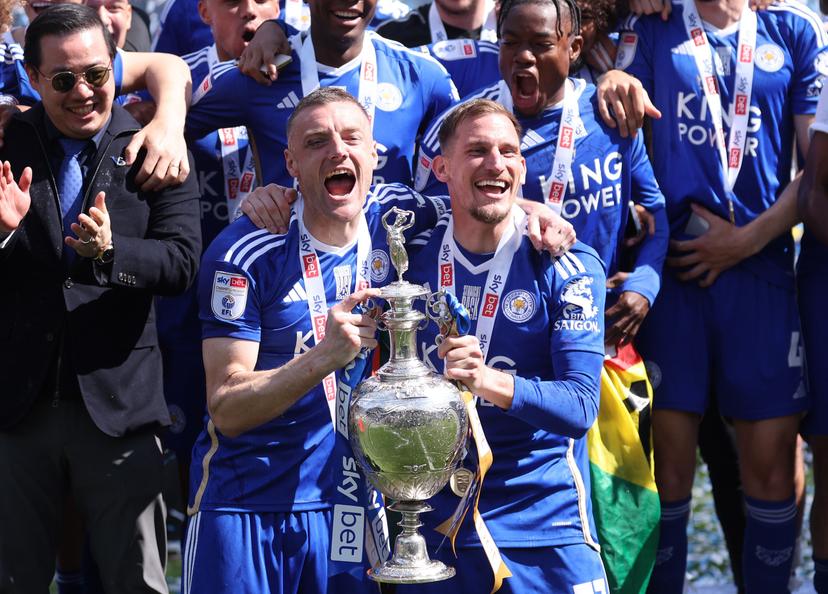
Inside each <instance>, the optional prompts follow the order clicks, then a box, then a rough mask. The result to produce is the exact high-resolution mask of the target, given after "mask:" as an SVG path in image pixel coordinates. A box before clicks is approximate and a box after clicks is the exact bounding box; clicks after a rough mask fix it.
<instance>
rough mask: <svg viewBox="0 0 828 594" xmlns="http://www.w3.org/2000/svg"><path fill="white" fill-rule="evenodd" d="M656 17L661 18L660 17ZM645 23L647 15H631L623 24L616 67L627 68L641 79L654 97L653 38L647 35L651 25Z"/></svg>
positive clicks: (626, 69)
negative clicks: (640, 16) (641, 16)
mask: <svg viewBox="0 0 828 594" xmlns="http://www.w3.org/2000/svg"><path fill="white" fill-rule="evenodd" d="M656 18H659V20H660V17H656ZM645 25H647V17H644V18H639V17H637V16H635V15H630V17H629V18H628V19H627V20H626V21H624V23H623V24H622V25H621V33H620V35H619V40H618V53H617V54H616V59H615V67H616V68H618V69H619V70H625V71H626V72H628V73H630V74H632V75H633V76H634V77H636V78H637V79H638V80H640V81H641V84H642V85H644V88H645V89H646V90H647V93H649V94H650V97H652V96H653V83H654V72H653V62H652V57H653V52H652V49H651V40H650V38H649V36H648V35H647V33H648V30H649V29H650V27H646V26H645Z"/></svg>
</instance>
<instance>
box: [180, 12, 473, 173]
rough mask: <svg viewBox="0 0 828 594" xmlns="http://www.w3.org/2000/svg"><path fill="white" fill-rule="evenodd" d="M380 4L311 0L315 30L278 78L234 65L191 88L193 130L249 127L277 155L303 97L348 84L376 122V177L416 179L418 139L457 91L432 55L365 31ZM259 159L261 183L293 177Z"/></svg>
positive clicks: (299, 39)
mask: <svg viewBox="0 0 828 594" xmlns="http://www.w3.org/2000/svg"><path fill="white" fill-rule="evenodd" d="M375 7H376V5H375V2H374V0H365V1H363V2H361V3H359V4H355V5H354V6H353V7H347V8H340V7H339V6H338V5H337V4H336V2H334V1H333V0H311V1H310V8H311V14H312V19H311V27H310V29H309V30H308V31H307V32H304V33H302V34H300V35H297V36H294V37H292V38H291V46H292V48H293V53H292V54H291V57H292V62H291V63H290V64H288V65H287V66H286V67H285V68H284V69H283V70H282V72H281V73H280V74H279V78H278V80H277V81H276V82H274V83H273V84H272V85H271V86H263V85H260V84H258V83H257V82H256V81H255V80H254V79H253V78H251V77H247V76H245V75H244V74H242V73H241V72H239V71H238V70H237V69H235V68H233V67H232V66H228V67H220V68H217V69H215V70H214V71H213V73H212V74H211V76H210V78H208V79H205V80H204V81H203V82H202V83H201V84H200V85H199V88H198V89H197V90H196V91H195V92H194V93H193V104H192V107H191V108H190V112H189V114H188V117H187V129H188V132H189V133H190V134H191V135H194V136H197V135H200V134H203V133H204V132H207V131H209V130H213V129H215V127H216V126H222V127H224V126H237V125H245V126H247V130H248V133H249V134H250V135H251V137H252V138H253V140H254V141H255V144H256V149H257V151H259V152H260V154H266V155H278V154H281V153H282V152H283V151H284V148H285V147H286V146H287V138H286V126H285V121H286V119H287V118H288V116H290V114H291V113H292V112H293V108H294V107H295V106H296V104H297V103H298V102H299V100H300V98H301V97H303V96H305V95H307V94H309V93H310V92H311V91H313V90H314V89H316V88H317V87H319V86H339V87H344V88H346V89H347V90H348V91H349V92H351V94H353V95H354V96H355V97H358V98H359V100H360V102H361V103H362V104H363V105H364V106H365V107H366V109H367V110H368V113H369V115H370V117H371V120H372V123H373V126H374V137H375V139H376V141H377V143H378V151H379V164H378V167H377V169H376V171H375V178H374V182H375V183H380V182H393V181H398V182H405V183H409V184H410V183H411V181H412V170H411V163H412V162H413V159H414V149H415V142H416V138H417V137H418V135H419V134H421V133H422V131H423V130H424V129H425V126H426V125H427V124H428V122H429V121H431V119H432V118H434V117H435V116H436V115H437V114H438V113H440V112H441V111H442V110H443V109H445V108H447V107H448V106H449V105H452V104H453V103H455V102H456V101H457V92H456V90H455V88H454V86H453V85H452V83H451V80H450V79H449V76H448V73H446V71H445V69H444V68H442V67H441V66H440V65H439V64H438V63H437V62H435V61H434V60H432V59H430V58H428V57H426V56H424V55H422V54H421V53H418V52H415V51H412V50H408V49H405V48H403V47H402V46H400V45H399V44H396V43H394V42H389V41H387V40H385V39H383V38H382V37H379V36H378V35H376V34H374V33H371V32H366V25H367V23H369V22H370V21H371V18H372V16H373V14H374V9H375ZM274 31H275V32H276V33H277V34H279V35H281V34H282V30H281V28H280V27H279V26H278V25H277V24H275V23H272V22H270V23H264V24H263V25H262V26H261V27H260V28H259V31H258V32H257V34H256V37H257V38H258V37H259V36H260V35H263V34H264V35H265V36H266V37H267V36H269V35H271V34H272V33H273V32H274ZM275 45H276V46H278V43H277V44H275ZM271 55H272V53H271ZM239 97H243V98H244V100H241V101H240V100H239ZM260 163H261V166H262V172H261V179H262V182H263V183H271V182H276V183H279V184H281V185H290V184H291V183H292V182H293V180H292V178H291V177H290V175H289V174H288V172H287V171H286V170H285V168H284V164H283V163H282V162H281V160H279V159H263V160H261V161H260Z"/></svg>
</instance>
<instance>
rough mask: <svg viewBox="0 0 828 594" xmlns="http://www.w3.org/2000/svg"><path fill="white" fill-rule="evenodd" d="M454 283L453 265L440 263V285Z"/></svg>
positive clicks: (447, 285) (446, 285)
mask: <svg viewBox="0 0 828 594" xmlns="http://www.w3.org/2000/svg"><path fill="white" fill-rule="evenodd" d="M453 284H454V267H453V266H452V265H451V264H440V286H441V287H450V286H452V285H453Z"/></svg>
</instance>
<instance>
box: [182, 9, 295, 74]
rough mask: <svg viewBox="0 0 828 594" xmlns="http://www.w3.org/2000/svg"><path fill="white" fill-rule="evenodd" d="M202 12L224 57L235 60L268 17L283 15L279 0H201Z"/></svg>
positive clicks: (199, 11)
mask: <svg viewBox="0 0 828 594" xmlns="http://www.w3.org/2000/svg"><path fill="white" fill-rule="evenodd" d="M198 13H199V15H200V16H201V20H202V21H204V23H205V24H207V25H209V26H210V30H211V31H212V32H213V39H215V40H216V49H217V50H218V56H219V59H221V60H234V59H237V58H238V57H239V56H241V53H242V52H243V51H244V48H246V47H247V44H248V43H249V42H250V40H251V39H253V35H254V34H255V33H256V29H258V28H259V25H261V24H262V23H263V22H264V21H266V20H268V19H275V18H278V17H279V2H278V0H199V3H198Z"/></svg>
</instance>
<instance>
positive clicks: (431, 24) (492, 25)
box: [428, 2, 497, 43]
mask: <svg viewBox="0 0 828 594" xmlns="http://www.w3.org/2000/svg"><path fill="white" fill-rule="evenodd" d="M486 8H487V11H486V20H485V21H484V23H483V27H482V28H481V29H480V39H482V40H483V41H491V42H492V43H497V15H496V14H495V10H494V4H493V3H492V2H487V3H486ZM428 29H429V31H431V43H437V42H438V41H446V40H448V34H447V33H446V26H445V25H444V24H443V19H441V18H440V14H439V13H438V12H437V6H436V5H435V4H434V3H433V2H432V3H431V8H429V9H428Z"/></svg>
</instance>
